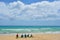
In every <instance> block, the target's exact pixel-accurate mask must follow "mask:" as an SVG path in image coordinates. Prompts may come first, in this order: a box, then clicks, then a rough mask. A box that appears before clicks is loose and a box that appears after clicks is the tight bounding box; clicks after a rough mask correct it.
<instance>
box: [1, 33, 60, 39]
mask: <svg viewBox="0 0 60 40" xmlns="http://www.w3.org/2000/svg"><path fill="white" fill-rule="evenodd" d="M0 40H60V34H33V37H32V38H20V37H19V38H18V39H16V36H15V35H0Z"/></svg>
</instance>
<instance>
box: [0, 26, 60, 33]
mask: <svg viewBox="0 0 60 40" xmlns="http://www.w3.org/2000/svg"><path fill="white" fill-rule="evenodd" d="M10 33H41V34H43V33H60V26H0V34H10Z"/></svg>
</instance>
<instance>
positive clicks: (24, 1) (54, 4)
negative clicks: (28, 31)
mask: <svg viewBox="0 0 60 40" xmlns="http://www.w3.org/2000/svg"><path fill="white" fill-rule="evenodd" d="M0 25H37V26H39V25H40V26H44V25H45V26H60V1H59V0H0Z"/></svg>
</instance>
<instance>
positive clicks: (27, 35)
mask: <svg viewBox="0 0 60 40" xmlns="http://www.w3.org/2000/svg"><path fill="white" fill-rule="evenodd" d="M20 37H21V38H27V37H29V38H31V37H33V36H32V34H22V35H21V36H20ZM16 38H19V35H18V34H16Z"/></svg>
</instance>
